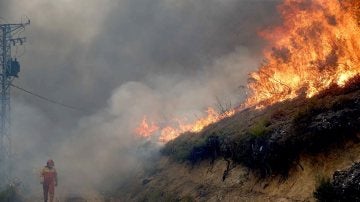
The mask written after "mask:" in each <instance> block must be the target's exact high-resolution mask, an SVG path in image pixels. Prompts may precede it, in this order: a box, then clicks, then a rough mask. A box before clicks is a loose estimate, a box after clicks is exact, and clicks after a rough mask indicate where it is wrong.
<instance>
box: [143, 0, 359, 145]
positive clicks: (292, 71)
mask: <svg viewBox="0 0 360 202" xmlns="http://www.w3.org/2000/svg"><path fill="white" fill-rule="evenodd" d="M278 9H279V12H280V14H281V16H282V18H283V24H282V25H281V26H279V27H275V28H272V29H270V30H265V31H263V32H261V33H260V35H261V36H262V37H264V38H265V39H266V40H268V41H269V45H268V47H266V48H265V50H264V58H265V60H264V61H265V62H264V64H263V65H261V67H260V68H259V70H258V71H256V72H252V73H251V74H250V78H251V82H250V83H249V85H248V87H249V88H250V90H251V92H252V93H251V95H250V96H249V98H248V99H247V100H246V102H245V105H244V106H245V107H246V106H255V107H256V108H262V107H264V106H268V105H271V104H274V103H277V102H281V101H284V100H287V99H292V98H295V97H297V96H299V95H304V96H306V97H312V96H314V95H316V94H317V93H319V92H320V91H322V90H324V89H326V88H327V87H329V86H330V85H332V84H337V85H339V86H343V85H345V83H346V82H347V81H348V80H349V79H350V78H352V77H354V76H355V75H357V74H360V27H359V24H360V22H359V19H360V1H357V0H342V1H340V0H311V1H310V0H284V2H283V3H282V4H281V5H280V6H279V7H278ZM238 110H240V108H239V109H236V110H230V111H229V112H226V113H224V114H219V113H217V112H216V111H215V110H214V109H212V108H209V109H208V110H207V116H205V117H203V118H200V119H198V120H196V121H195V122H193V123H183V122H182V121H177V122H178V124H177V126H165V127H162V128H161V129H160V128H159V127H158V126H156V125H154V124H153V123H152V124H150V125H149V124H148V123H147V122H146V120H145V119H144V120H143V121H142V123H141V124H140V126H141V127H142V128H145V129H144V130H143V129H140V128H141V127H139V128H138V129H137V130H136V133H137V134H139V135H141V136H144V137H148V136H151V135H154V134H157V135H158V136H159V141H160V142H168V141H170V140H172V139H174V138H176V137H178V136H179V135H180V134H182V133H184V132H187V131H190V132H199V131H201V130H202V129H203V128H204V127H206V126H208V125H210V124H212V123H214V122H217V121H219V120H221V119H224V118H226V117H230V116H232V115H233V114H234V113H235V112H236V111H238ZM145 131H146V132H145Z"/></svg>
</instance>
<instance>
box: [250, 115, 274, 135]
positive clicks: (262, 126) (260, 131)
mask: <svg viewBox="0 0 360 202" xmlns="http://www.w3.org/2000/svg"><path fill="white" fill-rule="evenodd" d="M269 125H270V121H269V120H268V119H262V120H260V121H258V122H257V123H255V124H254V125H253V126H251V127H250V128H249V131H248V132H249V134H251V135H253V136H255V137H261V136H263V135H265V134H266V133H267V132H269V130H268V126H269Z"/></svg>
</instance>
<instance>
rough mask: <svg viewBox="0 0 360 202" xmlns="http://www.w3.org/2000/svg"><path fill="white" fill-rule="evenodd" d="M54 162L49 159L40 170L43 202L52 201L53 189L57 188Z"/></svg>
mask: <svg viewBox="0 0 360 202" xmlns="http://www.w3.org/2000/svg"><path fill="white" fill-rule="evenodd" d="M54 166H55V164H54V161H53V160H51V159H49V160H48V161H47V162H46V166H45V167H44V168H43V169H42V170H41V184H42V185H43V191H44V202H47V201H48V196H49V198H50V202H53V201H54V194H55V187H56V186H57V172H56V170H55V168H54Z"/></svg>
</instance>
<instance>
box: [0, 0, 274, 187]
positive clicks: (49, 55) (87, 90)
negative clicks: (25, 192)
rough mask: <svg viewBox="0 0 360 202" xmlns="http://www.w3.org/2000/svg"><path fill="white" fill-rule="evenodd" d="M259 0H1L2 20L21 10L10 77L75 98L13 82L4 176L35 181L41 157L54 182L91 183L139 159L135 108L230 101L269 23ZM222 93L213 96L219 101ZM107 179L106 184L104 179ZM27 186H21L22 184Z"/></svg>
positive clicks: (15, 18)
mask: <svg viewBox="0 0 360 202" xmlns="http://www.w3.org/2000/svg"><path fill="white" fill-rule="evenodd" d="M277 4H278V1H269V0H181V1H179V0H152V1H148V0H77V1H72V0H57V1H48V0H31V1H28V0H0V17H1V19H0V20H1V21H2V22H6V21H7V22H13V23H14V22H19V21H20V20H21V19H23V20H25V18H24V17H22V16H25V15H26V16H28V17H29V18H30V19H31V25H30V26H29V27H27V28H26V32H25V33H24V35H25V36H26V37H27V40H28V42H27V43H26V45H25V46H19V47H18V48H17V49H16V48H14V49H13V54H16V55H17V57H18V60H19V61H20V63H21V66H22V69H21V74H20V78H19V79H16V80H15V82H14V83H15V84H16V85H19V86H22V87H24V88H26V89H28V90H31V91H33V92H36V93H39V94H41V95H45V96H46V97H49V98H51V99H55V100H57V101H59V102H63V103H66V104H69V105H72V106H77V107H79V108H81V109H83V111H76V110H71V109H67V108H63V107H61V106H58V105H54V104H51V103H48V102H44V101H42V100H39V99H38V98H36V97H33V96H31V95H28V94H24V93H23V92H20V91H17V90H16V89H13V90H12V137H13V151H14V154H15V156H14V159H15V168H14V174H15V175H16V176H18V177H19V178H21V179H22V180H23V184H24V186H25V187H27V188H28V189H29V190H33V191H38V192H39V191H40V188H41V187H40V185H39V182H38V181H37V180H38V179H37V177H38V176H37V175H38V171H39V169H40V168H41V167H42V166H43V165H44V164H45V162H46V160H47V159H48V158H53V159H54V160H55V165H56V168H57V170H58V172H59V192H60V193H70V192H76V193H77V192H82V191H84V192H85V191H87V190H89V189H91V188H93V187H97V188H98V187H101V186H102V183H104V179H109V177H110V178H112V179H116V180H119V181H121V179H122V178H123V177H124V176H126V174H127V173H128V171H129V170H133V169H134V168H135V167H137V166H139V165H141V162H142V161H143V159H144V155H143V154H141V153H140V152H139V149H138V145H139V139H138V138H134V132H133V131H134V128H135V127H136V125H137V124H138V123H139V122H140V120H141V119H142V117H143V115H147V116H148V117H149V118H150V119H153V120H156V121H159V122H162V123H164V122H166V121H169V120H171V119H172V118H174V117H184V116H186V117H188V118H189V119H195V118H196V116H195V115H197V116H201V115H202V113H203V112H204V110H205V109H206V107H208V106H216V105H217V104H218V103H217V101H216V98H219V99H218V100H220V101H221V102H224V103H230V102H231V103H232V105H233V106H236V105H237V104H239V103H240V102H241V101H242V100H243V99H244V98H245V96H246V90H245V89H244V88H243V87H242V86H243V85H246V83H247V75H248V73H249V72H250V71H252V70H255V69H256V68H257V67H258V64H259V63H260V62H261V48H262V46H263V45H264V41H262V40H261V39H260V38H259V37H257V31H259V30H261V29H263V28H266V26H268V25H273V24H274V23H278V22H279V17H278V14H277V12H276V5H277ZM224 103H223V104H224ZM107 186H108V185H107ZM29 187H31V188H29Z"/></svg>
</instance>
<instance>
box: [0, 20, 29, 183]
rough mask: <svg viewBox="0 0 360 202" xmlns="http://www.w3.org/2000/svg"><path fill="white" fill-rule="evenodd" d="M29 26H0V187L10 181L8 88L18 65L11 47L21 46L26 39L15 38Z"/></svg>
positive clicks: (22, 24)
mask: <svg viewBox="0 0 360 202" xmlns="http://www.w3.org/2000/svg"><path fill="white" fill-rule="evenodd" d="M29 24H30V20H28V21H27V22H26V23H18V24H0V187H3V186H4V185H6V184H8V183H9V182H10V180H11V167H12V158H11V155H12V154H11V153H12V152H11V136H10V126H11V120H10V86H11V83H12V81H13V80H14V78H15V77H18V73H19V71H20V65H19V62H18V61H17V59H16V58H12V53H11V47H12V46H16V45H22V44H23V43H24V42H25V41H26V38H21V37H15V36H16V35H17V34H19V33H21V31H23V30H24V29H25V26H27V25H29Z"/></svg>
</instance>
